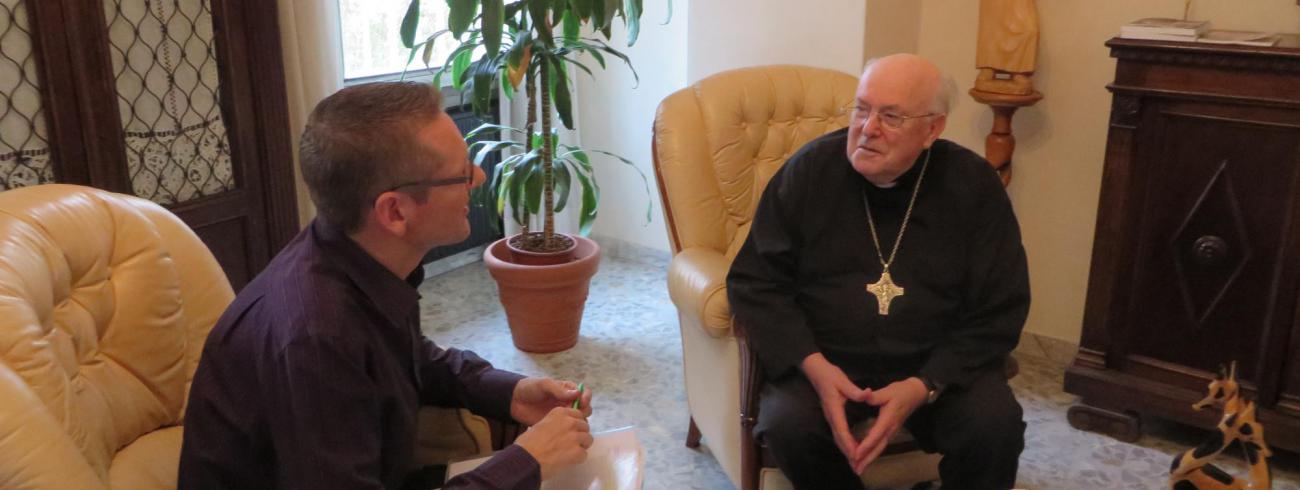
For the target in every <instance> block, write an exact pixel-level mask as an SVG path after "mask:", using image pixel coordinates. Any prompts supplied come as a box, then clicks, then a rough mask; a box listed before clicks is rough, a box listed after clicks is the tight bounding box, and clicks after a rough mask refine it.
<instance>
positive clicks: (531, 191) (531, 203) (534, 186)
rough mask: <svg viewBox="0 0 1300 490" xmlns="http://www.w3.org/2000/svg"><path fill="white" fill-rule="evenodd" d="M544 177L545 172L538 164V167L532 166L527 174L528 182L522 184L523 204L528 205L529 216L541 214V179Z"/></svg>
mask: <svg viewBox="0 0 1300 490" xmlns="http://www.w3.org/2000/svg"><path fill="white" fill-rule="evenodd" d="M545 177H546V172H545V171H544V170H543V169H542V166H541V164H540V162H539V164H538V165H533V166H532V168H531V171H530V172H528V180H527V181H525V182H524V203H526V204H527V205H528V206H527V209H528V214H529V215H530V216H532V215H536V214H538V213H541V212H542V190H543V189H542V184H543V180H542V179H543V178H545Z"/></svg>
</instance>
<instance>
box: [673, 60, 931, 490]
mask: <svg viewBox="0 0 1300 490" xmlns="http://www.w3.org/2000/svg"><path fill="white" fill-rule="evenodd" d="M856 87H857V79H856V77H854V76H852V75H848V74H845V73H841V72H837V71H831V70H825V69H819V68H810V67H802V66H789V65H786V66H765V67H756V68H745V69H739V70H733V71H728V72H723V73H719V74H716V75H713V76H711V77H708V78H705V79H703V80H700V81H699V82H698V83H696V84H695V85H694V86H691V87H688V88H686V89H683V90H680V91H678V92H676V93H673V94H672V95H669V96H668V97H667V98H666V99H664V101H663V102H662V103H661V104H660V105H659V110H658V113H657V114H656V116H655V124H654V144H653V148H654V154H655V158H654V163H655V173H656V177H657V180H658V185H659V193H660V197H661V198H662V201H663V209H664V217H665V221H666V222H667V224H668V231H669V235H670V237H671V241H672V246H673V253H674V256H673V259H672V262H671V263H670V265H669V269H668V291H669V295H670V296H671V298H672V301H673V304H674V305H676V306H677V312H678V318H679V320H680V324H681V335H682V350H683V363H682V364H683V368H684V370H685V378H686V398H687V403H688V405H689V406H690V413H691V421H690V424H691V425H690V432H689V435H688V436H687V443H686V445H687V446H690V447H695V446H696V445H698V444H699V441H700V436H701V435H702V436H703V438H704V440H705V442H706V443H707V444H708V446H709V450H710V451H711V452H712V453H713V455H714V457H716V458H717V460H718V462H719V463H720V464H721V466H722V468H723V470H724V471H725V472H726V474H727V476H728V477H729V478H730V479H731V481H732V483H734V484H735V485H736V486H737V487H739V488H741V489H742V490H751V489H756V488H764V489H769V490H772V489H778V488H789V487H790V484H789V482H788V481H787V480H786V479H785V477H784V476H783V475H781V472H780V471H779V470H777V469H775V468H773V467H772V466H774V465H771V464H764V462H763V459H764V458H763V454H762V453H763V452H764V451H762V446H761V441H754V440H753V437H752V435H751V434H750V429H752V425H753V421H754V417H755V416H756V409H757V405H756V400H757V394H756V388H757V385H758V383H759V382H761V381H760V379H759V376H758V372H757V370H756V369H754V366H753V364H754V359H753V358H752V354H751V353H749V352H748V349H745V348H743V347H742V344H743V342H737V337H736V335H737V331H736V329H735V328H734V326H733V323H732V322H733V319H732V316H731V310H730V307H729V305H728V303H727V293H726V275H727V270H728V269H729V268H730V266H731V261H732V259H734V258H735V256H736V253H738V252H739V250H740V246H741V245H742V244H743V243H744V241H745V238H746V237H747V236H748V234H749V226H750V220H751V218H752V217H753V214H754V208H755V206H756V205H757V204H758V200H759V198H760V197H761V196H762V193H763V189H764V188H765V187H766V185H767V181H768V179H770V178H771V177H772V175H774V174H775V173H776V172H777V170H779V169H780V168H781V166H782V165H784V164H785V162H786V160H787V159H788V158H789V157H790V155H792V154H793V153H794V152H795V151H797V150H798V149H799V148H800V147H802V146H803V145H804V144H805V143H807V142H808V141H810V140H812V139H814V138H816V137H818V136H821V135H823V134H825V133H828V132H830V131H833V130H836V129H839V128H842V127H844V126H845V125H846V124H847V123H848V115H847V113H846V112H845V111H844V110H843V109H844V108H845V107H847V106H849V105H850V104H851V103H852V102H853V100H854V92H855V90H856ZM742 365H743V367H744V369H742ZM742 371H744V373H743V375H742ZM742 376H744V378H745V379H743V380H742ZM742 391H743V392H744V396H745V398H746V399H745V400H742ZM742 402H744V403H742ZM862 429H863V428H862V427H858V428H857V430H859V431H861V430H862ZM900 432H905V431H900ZM903 438H906V436H903ZM895 446H896V447H899V448H903V449H910V448H911V447H908V446H907V444H906V442H905V441H901V440H899V439H896V440H895ZM893 449H894V448H893V447H891V451H890V452H893V453H895V454H891V455H889V456H887V457H884V458H882V459H881V461H879V462H878V463H876V464H874V465H873V466H872V468H870V469H868V471H867V472H866V473H865V474H864V481H867V482H868V483H869V484H871V485H898V484H903V483H911V482H917V481H928V480H933V479H936V478H937V475H938V470H937V461H938V459H937V456H932V455H926V454H923V453H920V452H916V451H907V450H902V451H895V450H893Z"/></svg>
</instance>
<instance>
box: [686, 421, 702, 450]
mask: <svg viewBox="0 0 1300 490" xmlns="http://www.w3.org/2000/svg"><path fill="white" fill-rule="evenodd" d="M686 447H689V448H691V449H695V448H697V447H700V428H699V427H696V426H695V417H691V428H689V429H687V430H686Z"/></svg>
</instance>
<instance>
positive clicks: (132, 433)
mask: <svg viewBox="0 0 1300 490" xmlns="http://www.w3.org/2000/svg"><path fill="white" fill-rule="evenodd" d="M233 297H234V294H233V292H232V291H231V288H230V283H229V282H227V280H226V276H225V274H224V273H223V272H222V271H221V267H220V266H219V265H218V264H217V262H216V260H215V259H214V258H213V257H212V254H211V253H210V252H208V249H207V247H205V246H204V245H203V242H201V241H199V239H198V237H197V236H195V235H194V233H193V232H192V231H190V229H189V228H188V227H187V226H185V224H184V223H182V222H181V221H180V220H179V219H178V218H176V217H175V216H174V215H172V214H171V213H169V212H167V210H165V209H163V208H162V207H160V206H158V205H156V204H154V203H152V202H149V201H146V200H143V199H139V198H136V197H131V196H125V195H121V194H113V193H110V192H105V191H102V190H98V189H92V188H88V187H80V186H73V185H57V184H53V185H44V186H37V187H29V188H23V189H16V190H10V191H5V192H0V488H4V489H7V490H26V489H78V490H82V489H102V488H114V489H130V490H150V489H165V488H176V471H177V463H178V461H179V459H180V446H181V422H182V416H183V414H184V413H185V401H186V399H187V397H188V394H189V384H190V380H191V378H192V377H193V374H194V369H195V368H196V367H197V366H198V360H199V354H200V352H201V350H202V347H203V342H204V340H205V339H206V338H207V335H208V331H209V330H210V329H211V328H212V325H213V324H215V323H216V321H217V319H218V318H219V317H220V316H221V313H222V312H223V311H224V310H225V308H226V306H227V305H228V304H229V303H230V301H231V299H232V298H233ZM420 422H421V428H422V429H424V428H426V427H430V426H432V424H437V427H439V428H440V429H441V430H433V431H426V430H422V431H421V433H422V437H421V441H420V445H419V448H418V449H417V460H419V461H423V462H433V461H439V460H446V459H447V458H449V457H470V456H476V455H480V454H486V453H487V452H490V451H491V446H493V445H494V444H492V443H493V442H494V441H492V440H491V438H490V436H489V429H488V422H487V421H486V420H484V419H482V418H479V417H475V416H471V415H469V413H468V412H465V411H455V410H427V411H425V412H422V413H421V417H420ZM426 424H429V425H426ZM447 428H454V429H459V428H463V429H464V430H463V431H460V430H448V429H447ZM429 436H434V437H429ZM501 442H504V443H507V444H508V443H509V440H505V441H501Z"/></svg>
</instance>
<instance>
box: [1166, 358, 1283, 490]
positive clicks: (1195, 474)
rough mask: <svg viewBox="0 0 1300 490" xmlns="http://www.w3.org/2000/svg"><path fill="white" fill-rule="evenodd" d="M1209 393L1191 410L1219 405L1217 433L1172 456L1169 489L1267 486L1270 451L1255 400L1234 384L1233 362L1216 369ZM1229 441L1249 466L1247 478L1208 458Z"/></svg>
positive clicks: (1269, 485)
mask: <svg viewBox="0 0 1300 490" xmlns="http://www.w3.org/2000/svg"><path fill="white" fill-rule="evenodd" d="M1208 391H1209V394H1207V395H1206V397H1205V398H1203V399H1201V401H1198V402H1196V403H1194V404H1192V408H1193V409H1195V410H1203V409H1205V408H1206V407H1209V406H1222V407H1223V418H1222V419H1220V421H1219V425H1218V429H1219V432H1218V433H1217V434H1214V435H1212V436H1210V438H1209V439H1207V440H1206V441H1205V442H1204V443H1202V444H1201V445H1200V446H1197V447H1196V448H1194V449H1189V450H1187V451H1185V452H1183V453H1182V454H1179V455H1178V456H1176V457H1174V461H1173V464H1172V465H1171V467H1170V469H1169V488H1170V489H1171V490H1221V489H1267V488H1271V486H1272V477H1271V475H1270V473H1269V469H1268V457H1269V456H1272V454H1273V453H1272V451H1271V450H1269V449H1268V445H1267V444H1265V443H1264V426H1262V425H1260V424H1259V422H1258V421H1256V420H1255V403H1254V402H1251V401H1246V400H1244V399H1243V398H1242V397H1241V393H1240V387H1239V386H1238V384H1237V363H1236V362H1233V363H1232V367H1231V368H1230V369H1227V370H1225V369H1223V368H1222V367H1220V368H1219V373H1218V375H1216V376H1215V378H1214V379H1213V380H1212V381H1210V384H1209V387H1208ZM1233 441H1238V442H1240V443H1241V447H1242V451H1243V452H1244V453H1245V456H1246V462H1247V463H1248V464H1249V465H1250V471H1249V472H1248V474H1247V477H1248V478H1249V479H1248V480H1242V479H1240V478H1237V477H1234V476H1232V475H1231V474H1229V473H1228V472H1226V471H1223V470H1222V469H1220V468H1219V467H1218V466H1215V465H1213V464H1211V463H1210V460H1212V459H1214V458H1215V457H1217V456H1218V455H1219V454H1220V453H1222V452H1223V451H1224V450H1226V449H1227V448H1228V446H1230V445H1231V444H1232V443H1233Z"/></svg>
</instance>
